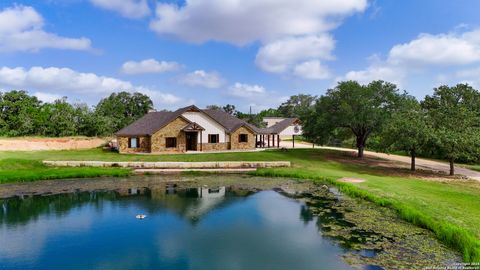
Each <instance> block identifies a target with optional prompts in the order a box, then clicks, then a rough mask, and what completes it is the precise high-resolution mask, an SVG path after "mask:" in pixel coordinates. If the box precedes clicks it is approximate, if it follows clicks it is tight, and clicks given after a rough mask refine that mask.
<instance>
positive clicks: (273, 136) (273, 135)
mask: <svg viewBox="0 0 480 270" xmlns="http://www.w3.org/2000/svg"><path fill="white" fill-rule="evenodd" d="M272 147H273V148H275V134H272Z"/></svg>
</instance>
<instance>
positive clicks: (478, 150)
mask: <svg viewBox="0 0 480 270" xmlns="http://www.w3.org/2000/svg"><path fill="white" fill-rule="evenodd" d="M479 104H480V93H479V92H478V91H477V90H475V89H473V88H472V87H471V86H469V85H467V84H457V85H456V86H453V87H448V86H440V87H438V88H435V89H434V93H433V95H431V96H426V97H425V100H424V101H423V102H422V107H423V108H424V109H425V110H426V111H427V114H428V116H429V119H430V121H431V124H432V127H433V129H432V130H433V140H432V143H431V145H430V148H431V151H432V152H434V153H435V154H437V155H439V156H441V157H442V158H444V159H447V160H449V161H450V164H451V172H450V173H451V174H453V173H454V171H453V169H454V168H453V163H454V161H455V160H457V159H459V158H462V159H464V160H465V159H467V160H477V159H478V157H479V156H480V129H479V125H478V123H480V107H479Z"/></svg>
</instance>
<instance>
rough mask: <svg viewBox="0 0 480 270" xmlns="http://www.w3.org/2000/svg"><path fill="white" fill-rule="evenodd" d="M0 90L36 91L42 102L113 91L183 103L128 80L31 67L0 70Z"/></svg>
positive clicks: (174, 97) (89, 96) (93, 95)
mask: <svg viewBox="0 0 480 270" xmlns="http://www.w3.org/2000/svg"><path fill="white" fill-rule="evenodd" d="M0 88H3V89H13V88H15V89H25V90H29V91H37V93H41V94H40V96H39V97H43V98H45V99H49V98H54V97H56V96H58V95H61V96H71V95H72V94H76V95H79V96H82V97H83V98H95V102H96V101H98V97H99V96H105V95H108V94H110V93H112V92H116V91H130V92H140V93H144V94H146V95H148V96H150V98H152V100H153V101H154V103H155V104H156V105H173V104H176V103H180V102H183V100H182V99H181V98H179V97H177V96H175V95H172V94H169V93H163V92H159V91H155V90H153V89H150V88H148V87H144V86H136V85H133V84H132V83H131V82H128V81H123V80H119V79H116V78H112V77H106V76H99V75H96V74H94V73H81V72H77V71H75V70H72V69H69V68H58V67H48V68H44V67H32V68H30V69H25V68H23V67H17V68H9V67H1V68H0Z"/></svg>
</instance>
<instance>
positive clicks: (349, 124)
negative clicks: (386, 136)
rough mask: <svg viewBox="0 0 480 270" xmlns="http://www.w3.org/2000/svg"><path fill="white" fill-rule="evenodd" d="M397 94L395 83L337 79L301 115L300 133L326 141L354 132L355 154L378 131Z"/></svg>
mask: <svg viewBox="0 0 480 270" xmlns="http://www.w3.org/2000/svg"><path fill="white" fill-rule="evenodd" d="M400 98H401V94H400V93H399V90H398V88H397V86H396V85H394V84H392V83H388V82H384V81H373V82H371V83H370V84H368V85H361V84H359V83H358V82H356V81H345V82H339V83H338V85H337V86H336V87H335V88H333V89H330V90H328V91H327V93H326V94H325V95H324V96H321V97H320V98H319V99H318V100H317V102H316V103H315V106H314V108H313V110H312V111H311V112H310V113H309V116H308V117H305V119H304V128H303V131H304V135H305V136H306V137H307V138H309V139H310V140H312V141H314V142H316V143H320V144H326V143H328V142H329V141H330V140H331V139H332V138H335V137H342V135H347V136H352V135H353V136H354V137H355V141H356V147H357V149H358V157H360V158H361V157H363V152H364V149H365V146H366V144H367V140H368V138H369V137H370V136H371V135H372V133H375V132H379V131H381V129H382V127H383V125H384V124H385V123H386V122H387V121H388V119H389V118H390V115H391V113H392V112H393V111H394V110H395V108H396V106H398V104H397V103H398V101H399V100H400Z"/></svg>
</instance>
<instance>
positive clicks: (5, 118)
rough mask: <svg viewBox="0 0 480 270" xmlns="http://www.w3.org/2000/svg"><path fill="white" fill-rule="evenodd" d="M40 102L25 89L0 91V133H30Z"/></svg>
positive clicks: (18, 134) (12, 134)
mask: <svg viewBox="0 0 480 270" xmlns="http://www.w3.org/2000/svg"><path fill="white" fill-rule="evenodd" d="M40 105H41V102H40V101H39V100H38V99H37V98H36V97H34V96H29V95H28V94H27V92H25V91H17V90H12V91H10V92H6V93H3V94H2V93H0V119H1V120H0V134H3V135H7V136H23V135H31V134H33V133H34V132H35V127H36V126H37V121H36V117H37V114H38V111H39V108H40Z"/></svg>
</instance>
